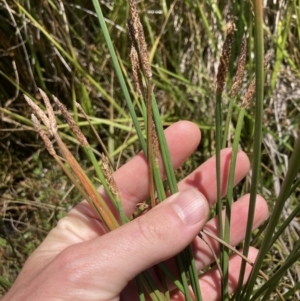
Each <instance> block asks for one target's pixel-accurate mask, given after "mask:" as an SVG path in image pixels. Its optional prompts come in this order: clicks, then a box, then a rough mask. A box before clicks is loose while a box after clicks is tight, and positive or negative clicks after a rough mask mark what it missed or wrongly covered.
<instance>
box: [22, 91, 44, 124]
mask: <svg viewBox="0 0 300 301" xmlns="http://www.w3.org/2000/svg"><path fill="white" fill-rule="evenodd" d="M24 98H25V100H26V102H27V103H28V104H29V106H30V107H31V108H32V110H33V111H34V113H35V114H36V115H37V116H38V117H39V118H40V119H41V121H42V122H43V123H44V125H45V126H46V127H47V128H48V129H50V122H49V119H48V117H47V115H46V114H45V113H44V111H43V110H42V109H41V108H40V107H39V106H38V105H37V104H35V103H34V102H33V101H32V100H31V99H30V98H29V97H27V96H26V95H25V94H24Z"/></svg>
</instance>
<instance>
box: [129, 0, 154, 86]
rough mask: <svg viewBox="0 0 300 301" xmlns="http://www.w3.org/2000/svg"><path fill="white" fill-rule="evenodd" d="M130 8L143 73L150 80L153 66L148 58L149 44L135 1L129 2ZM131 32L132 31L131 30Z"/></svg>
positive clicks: (130, 0)
mask: <svg viewBox="0 0 300 301" xmlns="http://www.w3.org/2000/svg"><path fill="white" fill-rule="evenodd" d="M129 8H130V15H131V24H132V31H133V35H132V36H134V39H135V42H136V45H139V49H136V50H137V52H138V53H140V56H141V57H140V59H141V62H142V68H143V72H144V74H145V76H146V78H147V79H148V80H150V79H151V77H152V72H151V66H150V62H149V58H148V51H147V43H146V39H145V34H144V30H143V26H142V24H141V21H140V18H139V13H138V9H137V7H136V3H135V0H129ZM130 30H131V29H130Z"/></svg>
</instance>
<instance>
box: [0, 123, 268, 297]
mask: <svg viewBox="0 0 300 301" xmlns="http://www.w3.org/2000/svg"><path fill="white" fill-rule="evenodd" d="M166 137H167V141H168V145H169V148H170V153H171V157H172V162H173V165H174V167H175V168H178V167H179V166H180V165H181V164H182V163H183V162H184V161H185V160H186V159H187V158H188V157H189V156H190V155H191V153H192V152H193V151H194V150H195V148H196V147H197V145H198V144H199V142H200V139H201V134H200V131H199V129H198V127H197V126H196V125H195V124H193V123H191V122H188V121H181V122H178V123H176V124H174V125H172V126H171V127H170V128H168V129H167V130H166ZM230 156H231V150H230V149H225V150H223V151H222V154H221V165H222V193H223V195H224V194H225V193H226V183H227V175H228V169H229V164H230ZM249 167H250V165H249V160H248V158H247V156H246V154H245V153H243V152H242V151H240V152H239V154H238V157H237V164H236V171H235V183H236V184H237V183H238V182H239V181H240V180H242V179H243V178H244V177H245V175H246V174H247V173H248V171H249ZM114 178H115V180H116V182H117V186H118V188H119V191H120V194H121V198H122V202H123V207H124V210H125V212H126V214H127V215H128V216H130V215H131V214H132V213H133V212H134V211H135V207H136V204H138V203H141V202H143V201H144V200H145V199H146V197H147V196H148V182H147V166H146V162H145V159H144V157H143V155H142V154H139V155H137V156H136V157H135V158H134V159H132V160H131V161H130V162H128V163H127V164H126V165H124V166H123V167H122V168H120V169H119V170H118V171H117V172H115V174H114ZM215 179H216V175H215V158H210V159H208V160H207V161H206V162H205V163H204V164H202V165H201V166H199V167H198V168H197V169H196V170H195V171H194V172H193V173H191V174H190V175H189V176H187V177H186V178H185V179H184V180H182V181H181V182H180V183H179V190H180V192H179V193H178V194H176V195H175V196H171V197H169V198H168V199H167V200H166V201H164V202H163V203H161V204H160V205H158V206H157V207H155V209H153V210H151V211H149V212H148V213H146V214H144V215H143V216H141V217H138V218H137V219H135V220H134V221H132V222H130V223H129V224H126V225H124V226H122V227H120V228H118V229H117V230H114V231H112V232H110V233H105V231H104V228H103V226H102V223H101V222H100V221H99V219H98V217H97V216H96V214H95V213H94V212H93V211H92V209H91V208H90V207H89V205H88V204H87V203H86V202H82V203H80V204H79V205H77V206H76V207H75V208H74V209H72V210H71V211H70V212H69V213H68V215H67V216H66V217H65V218H63V219H61V220H60V221H59V223H58V224H57V226H56V227H55V228H54V229H53V230H52V231H51V232H50V233H49V234H48V236H47V237H46V239H45V240H44V241H43V243H42V244H41V245H40V246H39V247H38V248H37V249H36V250H35V252H34V253H33V254H32V255H31V256H30V257H29V259H28V260H27V262H26V263H25V265H24V267H23V269H22V271H21V272H20V275H19V276H18V278H17V280H16V281H15V283H14V285H13V287H12V288H11V290H10V291H9V292H8V293H7V294H6V296H4V298H3V299H2V300H3V301H19V300H20V301H21V300H22V301H26V300H31V301H32V300H44V301H47V300H51V301H54V300H55V301H59V300H60V301H67V300H72V301H75V300H76V301H80V300H91V301H92V300H95V301H96V300H97V301H108V300H139V299H138V296H137V290H136V286H135V282H134V281H131V280H133V279H134V278H135V276H137V275H138V274H139V273H140V272H142V271H144V270H146V269H149V268H151V267H152V266H154V265H155V264H157V263H158V262H162V261H165V260H167V259H169V258H171V257H173V256H174V255H176V254H177V253H178V252H180V251H181V250H182V249H184V248H185V247H186V246H187V245H188V244H189V243H193V249H194V254H195V258H196V265H197V269H198V270H199V271H200V270H201V269H203V268H204V267H206V266H207V265H209V264H211V263H212V262H213V261H214V257H213V255H212V253H211V251H210V250H209V249H208V247H207V246H206V244H205V243H204V242H203V241H202V240H201V239H200V238H199V237H197V234H198V233H199V231H200V230H201V229H203V228H204V227H205V228H206V229H208V230H209V231H211V232H213V233H214V234H217V219H216V218H214V219H212V220H209V221H207V219H208V210H209V207H210V206H212V205H213V204H215V202H216V180H215ZM100 191H103V189H101V188H100ZM248 203H249V195H244V196H242V197H241V198H240V199H239V200H237V201H236V202H235V203H234V205H233V208H232V222H231V244H232V245H233V246H234V245H237V244H238V243H239V242H240V241H242V240H243V238H244V235H245V228H246V217H247V210H248ZM267 215H268V208H267V205H266V202H265V200H264V199H263V198H262V197H260V196H257V203H256V209H255V217H254V225H253V229H255V228H257V227H258V226H259V225H260V224H261V223H262V222H263V221H264V220H265V219H266V218H267ZM185 216H186V219H184V217H185ZM206 240H207V241H208V242H209V243H210V244H211V245H212V247H213V249H214V251H215V252H216V253H218V250H219V245H218V243H217V242H216V241H214V240H213V239H210V238H208V237H206ZM256 255H257V250H256V249H254V248H251V249H250V252H249V256H248V258H249V259H250V260H251V261H252V262H253V261H254V260H255V257H256ZM240 263H241V260H240V258H239V257H238V256H237V255H233V256H232V257H231V259H230V271H229V273H230V277H229V287H230V292H233V291H234V290H235V288H236V285H237V279H238V276H239V267H240ZM166 264H167V266H168V267H169V268H171V269H172V267H173V265H174V261H173V260H168V261H167V262H166ZM250 271H251V267H250V266H249V265H247V269H246V275H247V276H248V275H249V273H250ZM150 273H152V274H153V270H152V271H150ZM157 279H159V278H157ZM199 281H200V287H201V291H202V296H203V300H205V301H215V300H219V298H220V277H219V273H218V270H217V269H212V270H210V271H209V272H208V273H205V274H203V275H201V277H200V278H199ZM170 289H172V300H184V298H183V297H182V295H181V294H180V293H179V292H178V291H177V290H176V289H175V288H174V287H170Z"/></svg>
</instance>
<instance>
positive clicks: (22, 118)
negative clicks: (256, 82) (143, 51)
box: [0, 0, 300, 300]
mask: <svg viewBox="0 0 300 301" xmlns="http://www.w3.org/2000/svg"><path fill="white" fill-rule="evenodd" d="M16 2H17V3H18V5H16V4H15V3H13V2H12V1H1V3H0V16H2V17H0V38H1V47H0V78H1V80H0V82H1V85H0V116H1V117H0V151H1V154H2V155H1V159H0V176H1V178H0V179H1V184H0V205H1V207H0V208H1V211H0V212H1V213H0V214H1V216H2V218H3V220H4V226H5V231H4V229H3V227H1V229H2V230H0V271H1V273H0V274H1V275H2V277H4V280H6V281H8V282H13V281H14V279H15V277H16V275H17V273H18V271H19V269H20V268H21V265H22V264H23V263H24V261H25V260H26V258H27V257H28V256H29V255H30V253H31V252H32V251H33V250H34V248H35V247H36V246H37V245H38V244H39V243H40V241H42V239H43V238H44V236H45V235H46V233H47V232H48V231H49V230H50V229H51V228H52V227H53V226H55V224H56V222H57V220H58V219H59V217H61V216H63V215H64V214H65V213H66V211H67V210H68V209H69V208H70V207H71V206H72V205H74V204H76V203H77V202H78V201H79V200H78V197H77V198H76V197H75V195H76V193H72V192H71V193H70V194H69V193H68V189H69V187H70V184H69V183H68V182H67V180H66V178H65V177H64V175H63V174H62V173H61V171H60V170H59V169H58V168H57V167H56V166H54V164H55V163H54V162H53V161H51V160H52V159H51V158H49V156H48V154H47V152H46V151H45V149H44V146H43V144H42V142H41V141H40V140H39V138H38V137H37V135H36V134H35V133H34V131H33V130H32V123H31V121H30V114H31V111H30V110H29V108H28V107H27V106H26V104H25V101H24V98H23V96H22V93H21V92H23V91H24V92H26V93H28V94H29V95H31V96H33V97H34V98H38V94H37V92H36V87H40V88H42V89H44V90H45V91H47V92H50V93H51V94H54V95H56V96H57V97H58V98H59V99H60V100H61V101H62V102H63V103H64V104H66V105H67V107H68V108H69V110H70V111H71V112H72V113H73V114H74V118H75V120H79V122H80V123H79V124H80V126H81V128H82V131H83V132H84V134H85V135H86V136H87V137H88V138H92V137H94V136H93V134H92V131H91V129H90V128H89V127H88V125H87V122H86V121H84V120H83V119H81V118H80V114H79V112H78V111H77V108H76V107H75V106H74V105H73V101H74V100H76V101H77V102H79V103H80V104H81V105H82V107H83V108H84V109H85V111H86V112H87V114H88V115H89V116H90V119H91V121H92V122H93V124H94V126H95V127H96V129H97V131H98V132H99V134H100V136H101V138H102V139H103V141H104V143H105V144H106V145H108V146H109V147H108V149H109V152H110V153H111V154H112V155H113V156H112V159H113V161H114V163H117V162H118V161H119V160H120V163H121V164H123V163H124V162H126V160H128V158H130V157H132V156H133V154H134V153H137V152H138V151H139V150H140V149H141V147H140V145H139V143H138V139H137V133H136V131H135V130H134V128H133V125H132V122H131V118H130V116H129V112H128V110H127V108H126V104H125V98H124V94H123V91H122V89H121V86H120V84H119V82H118V79H117V75H116V72H115V71H114V67H113V63H112V61H111V59H110V56H109V50H108V48H107V47H106V43H105V39H104V36H103V34H102V31H101V29H100V26H99V23H98V19H97V17H96V15H95V10H94V8H93V6H92V3H90V2H88V3H86V2H85V1H82V0H77V1H75V2H72V1H67V0H64V1H62V2H61V3H62V4H63V7H59V6H57V2H55V1H41V2H39V3H38V4H36V5H34V6H28V3H30V2H27V1H16ZM239 2H240V1H232V3H233V13H234V14H235V16H236V17H237V18H238V19H237V21H236V24H237V31H236V35H235V38H234V44H233V51H232V56H231V61H230V67H229V76H228V81H227V82H228V87H230V84H229V83H231V82H232V77H233V75H234V71H235V68H236V66H235V61H236V59H237V56H238V53H237V49H238V47H237V46H236V45H240V42H241V37H242V34H243V32H244V27H245V26H247V28H248V29H247V32H248V34H249V37H248V39H247V42H248V49H247V65H246V70H247V74H246V76H245V79H244V83H243V85H242V88H241V92H240V94H239V95H238V97H237V99H236V102H235V103H234V104H233V113H232V122H231V125H230V129H229V135H230V142H229V145H231V143H233V138H234V133H235V129H236V126H237V122H238V116H239V108H240V104H241V99H242V98H243V95H244V94H245V92H246V89H247V87H248V84H249V83H250V81H251V80H252V78H253V75H254V72H255V63H254V60H253V52H254V50H255V48H254V47H255V41H254V39H253V32H254V28H255V26H254V25H255V24H254V19H253V15H252V8H251V4H250V2H243V5H242V6H240V5H239ZM267 2H268V3H267V6H266V8H265V17H264V22H265V25H264V26H265V27H264V38H265V42H264V48H265V52H267V51H269V50H270V51H271V52H272V53H273V55H272V59H271V61H270V63H269V65H268V67H269V68H267V74H266V83H265V88H264V89H265V91H264V94H265V97H264V101H263V112H262V118H263V130H262V148H261V152H262V157H261V160H258V161H259V162H258V166H257V167H258V168H260V172H258V174H257V176H258V179H259V181H258V187H257V189H258V192H259V193H260V194H261V195H263V197H265V198H266V200H267V201H268V203H269V205H270V211H272V210H273V208H274V201H275V199H276V197H277V196H278V194H279V187H280V185H281V183H282V179H283V178H284V177H285V175H286V172H287V161H286V160H287V158H288V157H290V155H291V153H292V150H293V148H294V144H295V139H296V133H297V131H298V129H299V124H300V118H299V111H300V105H299V99H300V92H299V89H300V78H299V77H300V73H299V70H300V68H299V67H300V59H299V55H298V50H299V49H300V14H299V9H300V7H299V5H300V3H299V1H296V0H293V1H288V4H287V5H282V6H281V4H280V3H281V2H280V1H279V0H277V1H267ZM126 3H127V2H126V1H115V4H112V6H109V5H108V6H105V5H102V3H101V2H100V4H101V7H102V10H103V13H104V16H105V18H106V24H107V26H108V30H109V34H110V37H111V39H112V42H113V46H114V49H115V50H116V54H117V57H118V59H119V61H120V62H121V63H122V64H121V68H123V74H125V83H126V85H127V87H129V92H130V95H131V97H132V99H133V102H134V103H135V102H136V100H135V98H134V97H133V87H132V77H131V67H130V62H129V60H128V56H129V49H130V48H129V39H128V34H127V31H126V24H125V22H126V20H127V17H128V16H129V11H128V7H127V4H126ZM173 3H174V7H173V6H172V4H173ZM139 5H140V6H139V8H140V10H141V21H142V23H143V26H144V30H145V35H146V39H147V42H148V48H149V53H151V54H152V55H153V61H152V72H153V84H154V94H155V96H156V99H157V102H158V107H159V110H160V114H161V119H162V123H163V126H167V125H169V124H171V123H172V122H174V121H176V120H180V119H187V120H191V121H194V122H195V123H197V124H198V125H199V127H200V128H201V130H202V142H201V144H200V145H199V147H198V148H197V150H196V152H195V153H194V154H193V156H192V157H191V158H190V159H189V160H188V161H187V162H186V163H185V164H184V166H183V167H182V168H181V169H180V171H179V172H176V177H177V179H179V178H183V177H184V175H185V174H187V173H189V172H190V171H191V170H193V169H194V168H195V167H196V166H198V165H199V164H201V163H202V162H203V161H205V160H206V159H207V158H208V157H209V156H211V155H212V154H215V152H216V144H215V130H214V124H215V99H214V97H213V95H214V93H215V85H214V83H215V76H216V68H217V61H218V59H219V57H220V54H221V51H220V49H221V46H222V43H223V41H224V32H225V31H224V26H225V21H224V20H225V19H226V15H225V14H224V10H223V8H224V7H223V6H224V5H223V4H222V1H221V4H220V5H216V1H212V0H211V1H206V2H203V1H192V0H190V1H188V0H186V1H177V2H176V3H175V2H173V1H142V2H141V3H140V4H139ZM17 29H19V30H20V32H19V34H16V32H17V31H16V30H17ZM154 50H155V52H154ZM14 66H16V70H14ZM261 89H262V88H261ZM227 92H228V90H225V91H224V93H223V99H222V118H223V120H225V119H226V115H227V110H228V106H229V100H228V98H227V96H226V94H227ZM37 101H38V102H39V103H41V102H40V99H37ZM254 110H255V105H254V103H252V104H251V105H250V107H249V108H248V109H247V110H246V111H245V119H244V125H243V127H242V129H241V140H240V146H241V147H242V148H243V150H245V151H246V152H247V153H248V155H249V158H250V159H252V158H253V155H254V153H253V148H254V145H253V141H254V139H253V135H254V130H255V122H254V113H253V112H254ZM136 112H137V113H139V112H138V110H136ZM139 121H140V120H139ZM58 124H59V127H60V130H61V132H62V133H63V138H64V141H66V143H67V145H68V147H69V149H70V150H71V151H72V152H73V154H74V155H75V156H76V158H78V159H79V161H80V162H81V163H82V164H83V166H84V168H86V169H88V168H89V167H90V165H89V164H88V163H87V161H86V160H87V158H86V156H85V154H84V152H82V151H81V150H79V149H78V144H77V142H76V139H74V137H73V136H72V134H71V133H70V131H69V130H68V127H66V126H65V124H64V121H63V119H62V118H61V117H60V116H59V117H58ZM142 127H143V125H142ZM298 133H299V131H298ZM124 141H126V143H124ZM90 142H91V147H92V148H94V149H95V150H97V151H98V152H101V151H102V148H101V146H100V145H99V143H98V142H97V141H95V140H93V139H90ZM254 157H256V158H257V155H254ZM52 164H53V165H52ZM259 164H260V166H259ZM46 169H47V170H48V171H47V172H45V170H46ZM54 179H55V181H54ZM249 191H250V177H248V178H247V179H245V180H244V181H243V182H242V183H241V184H240V185H239V186H238V188H237V189H235V190H234V191H233V193H234V196H238V195H240V194H242V193H244V192H249ZM298 203H299V188H297V189H296V193H294V194H292V195H291V196H290V198H289V200H288V201H287V202H286V203H285V206H284V208H283V209H282V215H281V219H280V220H279V221H278V223H277V224H278V227H279V226H280V225H281V223H282V222H283V221H284V217H286V216H288V214H289V212H291V211H292V210H293V209H295V208H297V205H298ZM298 216H299V215H298ZM297 227H298V228H297ZM287 229H288V230H286V231H285V232H284V234H283V235H282V236H281V240H280V241H277V242H276V243H275V245H274V246H273V247H272V248H271V249H270V251H269V253H268V255H267V257H266V259H265V261H264V263H263V268H264V270H266V271H267V270H268V269H271V270H272V269H274V270H275V269H277V267H278V266H280V265H281V264H282V263H283V262H284V261H285V258H286V257H288V255H289V253H291V250H292V245H293V244H296V242H297V241H298V240H299V218H298V219H297V218H295V219H294V224H293V223H291V224H290V225H289V227H288V228H287ZM297 231H298V232H297ZM8 237H9V238H10V239H8ZM249 239H252V236H251V237H249ZM10 243H12V245H13V249H15V251H16V252H13V249H12V246H11V244H10ZM24 246H25V247H24ZM15 254H17V256H16V255H15ZM298 264H299V259H298ZM295 265H296V263H295V264H294V265H292V266H291V267H290V270H289V273H288V274H287V275H286V277H285V278H284V279H283V280H282V286H281V287H285V286H288V285H291V284H292V282H293V281H295V282H299V281H300V279H298V278H297V277H298V276H297V274H296V271H295ZM0 284H2V288H1V289H0V296H1V294H3V293H4V292H5V290H6V289H7V283H6V282H5V281H2V280H1V279H0ZM283 284H284V285H283ZM295 300H296V299H295Z"/></svg>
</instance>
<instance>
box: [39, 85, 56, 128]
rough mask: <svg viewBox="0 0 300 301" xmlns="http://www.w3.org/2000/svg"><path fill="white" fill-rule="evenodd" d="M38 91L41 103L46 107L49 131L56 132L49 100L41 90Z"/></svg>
mask: <svg viewBox="0 0 300 301" xmlns="http://www.w3.org/2000/svg"><path fill="white" fill-rule="evenodd" d="M39 91H40V94H41V96H42V98H43V101H44V103H45V106H46V110H47V114H48V117H49V123H50V128H51V131H55V132H56V131H57V123H56V119H55V115H54V112H53V108H52V106H51V103H50V100H49V98H48V96H47V94H46V93H45V92H44V91H43V90H42V89H39Z"/></svg>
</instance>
